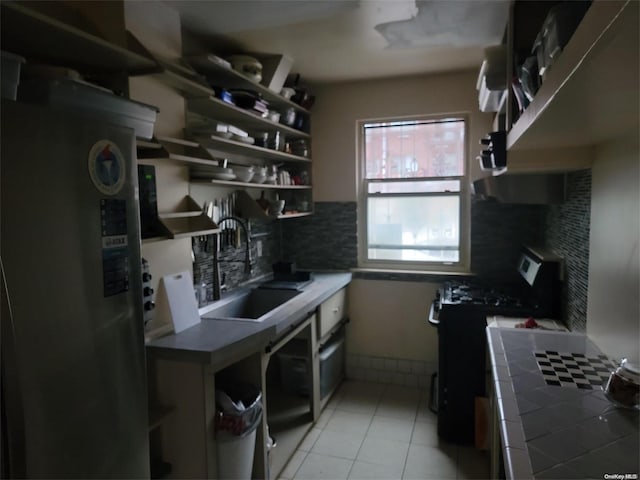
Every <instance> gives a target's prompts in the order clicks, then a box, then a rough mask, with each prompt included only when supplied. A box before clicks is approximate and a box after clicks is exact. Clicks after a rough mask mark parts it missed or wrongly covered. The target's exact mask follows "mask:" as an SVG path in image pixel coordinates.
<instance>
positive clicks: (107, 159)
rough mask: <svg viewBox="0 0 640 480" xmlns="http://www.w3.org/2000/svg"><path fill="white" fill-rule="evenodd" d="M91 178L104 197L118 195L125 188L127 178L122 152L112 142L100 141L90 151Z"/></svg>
mask: <svg viewBox="0 0 640 480" xmlns="http://www.w3.org/2000/svg"><path fill="white" fill-rule="evenodd" d="M88 166H89V176H90V177H91V181H92V182H93V184H94V185H95V187H96V188H97V189H98V191H100V193H102V194H104V195H116V194H117V193H118V192H120V190H122V187H123V186H124V181H125V177H126V171H125V162H124V157H123V156H122V152H120V149H119V148H118V146H117V145H116V144H115V143H113V142H112V141H111V140H98V141H97V142H96V143H94V144H93V147H91V150H90V151H89V159H88Z"/></svg>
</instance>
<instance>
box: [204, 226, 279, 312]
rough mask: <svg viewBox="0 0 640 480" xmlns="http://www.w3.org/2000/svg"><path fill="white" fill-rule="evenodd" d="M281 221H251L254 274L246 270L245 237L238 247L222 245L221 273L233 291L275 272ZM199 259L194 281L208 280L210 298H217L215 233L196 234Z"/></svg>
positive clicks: (206, 281)
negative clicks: (214, 291)
mask: <svg viewBox="0 0 640 480" xmlns="http://www.w3.org/2000/svg"><path fill="white" fill-rule="evenodd" d="M281 223H282V222H280V221H277V220H272V221H265V222H263V221H257V220H251V221H250V235H251V254H252V258H253V269H252V272H251V275H248V274H246V273H244V260H245V252H246V245H245V243H244V237H242V242H241V244H240V246H239V247H238V248H236V247H235V246H233V245H229V246H224V247H222V248H221V250H220V252H219V254H218V257H219V261H220V276H221V277H222V275H223V274H224V276H225V280H226V281H225V283H226V285H227V288H228V289H229V290H231V289H233V288H235V287H237V286H238V285H241V284H243V283H245V282H248V281H250V280H252V279H256V278H259V277H262V276H264V275H267V274H270V273H271V272H272V270H271V265H272V264H273V262H275V261H277V260H278V259H279V258H280V252H281V244H282V242H281V239H282V230H281ZM258 241H260V242H262V256H261V257H258V248H257V242H258ZM192 246H193V249H194V255H195V262H194V263H193V277H194V283H195V284H196V285H198V284H199V283H200V282H201V281H202V280H201V279H204V281H205V283H206V284H207V300H208V301H213V260H212V258H213V257H212V255H213V235H207V236H201V237H193V239H192Z"/></svg>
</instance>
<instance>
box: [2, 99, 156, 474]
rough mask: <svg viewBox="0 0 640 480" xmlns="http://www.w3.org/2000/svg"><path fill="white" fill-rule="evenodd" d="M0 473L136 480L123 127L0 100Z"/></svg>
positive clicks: (135, 368) (132, 200)
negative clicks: (0, 420)
mask: <svg viewBox="0 0 640 480" xmlns="http://www.w3.org/2000/svg"><path fill="white" fill-rule="evenodd" d="M1 115H2V124H1V128H2V138H1V144H2V146H1V149H2V157H1V169H0V173H1V188H2V190H1V191H0V201H1V222H0V225H1V232H0V233H1V239H0V240H1V243H0V257H1V260H2V274H3V277H2V289H1V294H2V312H1V313H2V317H1V321H2V403H1V407H2V412H1V413H2V452H1V455H2V469H3V472H2V473H3V476H4V477H30V478H33V477H46V478H118V477H119V478H145V477H149V447H148V433H147V428H148V427H147V425H148V420H147V396H146V366H145V356H144V333H143V323H142V306H141V299H142V294H141V257H140V235H139V225H138V207H137V190H136V187H137V169H136V166H135V161H134V159H135V155H134V149H135V137H134V133H133V130H131V129H129V128H125V127H121V126H118V125H114V124H109V123H105V122H102V121H96V120H93V119H90V118H88V117H86V116H83V117H76V116H74V114H73V113H69V112H63V111H56V110H52V109H49V108H44V107H39V106H33V105H27V104H20V103H17V102H11V101H6V100H3V101H2V112H1Z"/></svg>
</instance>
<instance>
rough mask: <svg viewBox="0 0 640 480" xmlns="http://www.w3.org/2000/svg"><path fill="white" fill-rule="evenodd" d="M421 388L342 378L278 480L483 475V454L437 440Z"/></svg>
mask: <svg viewBox="0 0 640 480" xmlns="http://www.w3.org/2000/svg"><path fill="white" fill-rule="evenodd" d="M427 402H428V391H424V389H417V388H409V387H401V386H397V385H382V384H377V383H365V382H356V381H345V382H344V383H343V384H342V386H341V387H340V389H339V390H338V391H337V392H336V394H335V395H334V397H333V398H332V399H331V401H330V402H329V403H328V405H327V407H326V408H325V410H324V411H323V412H322V415H321V416H320V418H319V420H318V422H317V423H316V425H315V426H314V427H313V428H312V429H311V430H310V431H309V433H308V434H307V436H306V437H305V439H304V440H303V442H302V443H301V444H300V447H299V448H298V450H296V452H295V453H294V455H293V456H292V457H291V459H290V460H289V463H288V464H287V466H286V467H285V469H284V470H283V472H282V473H281V475H280V479H282V480H312V479H313V480H315V479H317V480H337V479H383V480H393V479H456V478H457V479H466V478H489V456H488V454H487V453H486V452H479V451H477V450H475V449H474V448H473V447H471V446H469V447H467V446H458V445H452V444H448V443H445V442H443V441H441V440H439V439H438V435H437V433H436V416H435V415H434V414H433V413H431V411H429V409H428V408H427Z"/></svg>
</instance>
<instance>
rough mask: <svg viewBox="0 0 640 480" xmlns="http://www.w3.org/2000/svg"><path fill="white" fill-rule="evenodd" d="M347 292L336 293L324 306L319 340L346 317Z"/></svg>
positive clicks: (320, 321)
mask: <svg viewBox="0 0 640 480" xmlns="http://www.w3.org/2000/svg"><path fill="white" fill-rule="evenodd" d="M346 293H347V290H346V289H345V288H343V289H342V290H340V291H338V292H336V293H335V294H333V296H331V297H330V298H329V299H328V300H326V301H325V302H324V303H322V305H320V312H319V316H318V338H320V339H321V338H323V337H324V336H325V335H326V334H327V333H329V332H330V331H331V329H332V328H333V327H335V326H336V325H337V324H338V323H339V322H340V320H342V319H343V318H344V317H345V314H346V306H347V294H346Z"/></svg>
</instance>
